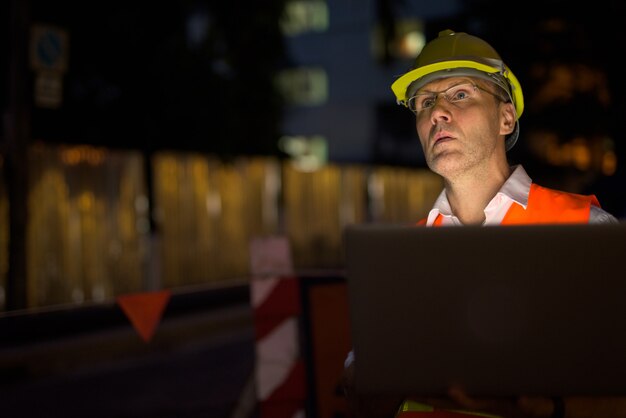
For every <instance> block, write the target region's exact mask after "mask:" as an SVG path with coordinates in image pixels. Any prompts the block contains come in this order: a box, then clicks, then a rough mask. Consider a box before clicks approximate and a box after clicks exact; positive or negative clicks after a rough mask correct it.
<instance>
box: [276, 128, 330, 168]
mask: <svg viewBox="0 0 626 418" xmlns="http://www.w3.org/2000/svg"><path fill="white" fill-rule="evenodd" d="M278 147H279V148H280V149H281V150H282V151H283V152H284V153H285V154H288V155H289V156H290V157H291V162H292V164H293V166H294V167H295V168H296V169H297V170H300V171H309V172H310V171H315V170H317V169H319V168H320V167H322V166H323V165H324V164H326V162H327V160H328V145H327V141H326V139H325V138H324V137H323V136H319V135H313V136H284V137H282V138H280V140H279V141H278Z"/></svg>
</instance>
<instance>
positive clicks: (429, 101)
mask: <svg viewBox="0 0 626 418" xmlns="http://www.w3.org/2000/svg"><path fill="white" fill-rule="evenodd" d="M434 104H435V98H434V97H425V98H424V99H422V103H421V104H420V108H421V109H428V108H429V107H433V105H434Z"/></svg>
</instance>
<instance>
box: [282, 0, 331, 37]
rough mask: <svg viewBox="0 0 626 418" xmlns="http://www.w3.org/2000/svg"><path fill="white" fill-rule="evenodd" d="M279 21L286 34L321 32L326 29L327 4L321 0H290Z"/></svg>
mask: <svg viewBox="0 0 626 418" xmlns="http://www.w3.org/2000/svg"><path fill="white" fill-rule="evenodd" d="M280 23H281V27H282V30H283V33H284V34H285V35H287V36H295V35H299V34H301V33H306V32H323V31H325V30H327V29H328V6H327V5H326V2H325V1H322V0H290V1H288V2H287V4H286V5H285V14H284V17H283V19H282V20H281V22H280Z"/></svg>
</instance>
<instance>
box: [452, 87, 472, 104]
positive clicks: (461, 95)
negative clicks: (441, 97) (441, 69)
mask: <svg viewBox="0 0 626 418" xmlns="http://www.w3.org/2000/svg"><path fill="white" fill-rule="evenodd" d="M469 96H470V95H469V92H468V91H467V90H463V89H461V90H457V91H455V92H454V95H453V96H452V101H454V102H457V101H459V100H465V99H467V98H468V97H469Z"/></svg>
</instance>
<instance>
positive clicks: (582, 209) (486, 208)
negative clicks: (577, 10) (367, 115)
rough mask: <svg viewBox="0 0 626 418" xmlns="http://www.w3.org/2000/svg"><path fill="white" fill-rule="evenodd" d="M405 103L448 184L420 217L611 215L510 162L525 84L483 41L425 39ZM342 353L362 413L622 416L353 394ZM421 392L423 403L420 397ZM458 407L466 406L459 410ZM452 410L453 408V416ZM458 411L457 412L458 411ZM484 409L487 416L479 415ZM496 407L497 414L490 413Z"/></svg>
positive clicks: (459, 220) (523, 403) (623, 408)
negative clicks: (535, 179) (535, 180)
mask: <svg viewBox="0 0 626 418" xmlns="http://www.w3.org/2000/svg"><path fill="white" fill-rule="evenodd" d="M391 88H392V90H393V92H394V94H395V96H396V98H397V100H398V103H399V104H402V105H404V106H406V107H408V108H409V109H410V110H411V111H412V112H413V113H414V114H415V116H416V117H415V125H416V129H417V133H418V136H419V138H420V141H421V144H422V148H423V151H424V155H425V157H426V163H427V164H428V167H429V168H430V169H431V170H432V171H433V172H435V173H437V174H439V175H440V176H441V177H442V178H443V180H444V190H443V191H442V192H441V194H440V196H439V197H438V199H437V200H436V201H435V204H434V207H433V209H432V210H431V211H430V213H429V214H428V217H427V218H426V219H423V220H422V221H421V222H420V223H421V224H423V225H426V226H440V225H472V224H478V225H481V224H482V225H487V224H489V225H507V224H508V225H510V224H533V223H611V222H617V219H616V218H615V217H614V216H612V215H611V214H609V213H607V212H606V211H604V210H603V209H602V208H601V207H600V204H599V202H598V200H597V199H596V197H595V196H593V195H591V196H585V195H579V194H574V193H567V192H563V191H558V190H552V189H548V188H545V187H541V186H539V185H537V184H536V183H533V182H532V180H531V179H530V177H529V176H528V175H527V174H526V172H525V170H524V169H523V167H522V166H521V165H518V166H514V167H511V166H509V163H508V160H507V156H506V152H507V151H508V150H509V149H511V148H512V147H513V145H515V142H516V141H517V139H518V137H519V131H520V126H519V117H520V116H521V115H522V112H523V110H524V98H523V94H522V88H521V85H520V83H519V81H518V80H517V78H516V77H515V76H514V75H513V73H512V72H511V70H510V69H509V68H508V67H507V66H506V65H505V64H504V62H503V61H502V59H501V58H500V56H499V55H498V53H497V52H496V51H495V50H494V49H493V48H492V47H491V46H490V45H489V44H488V43H487V42H485V41H483V40H482V39H479V38H477V37H475V36H471V35H468V34H466V33H455V32H453V31H451V30H445V31H442V32H440V33H439V36H438V38H436V39H434V40H432V41H431V42H429V43H428V44H427V45H426V46H425V47H424V48H423V50H422V52H421V53H420V55H419V56H418V57H417V59H416V62H415V66H414V67H413V69H411V70H410V71H408V72H407V73H406V74H404V75H403V76H401V77H399V78H398V79H397V80H396V81H395V82H394V83H393V85H392V86H391ZM352 360H353V359H352V353H350V355H349V356H348V359H346V369H345V374H344V379H345V380H344V382H345V388H346V391H347V395H348V397H349V399H350V400H352V401H356V402H355V403H354V404H353V405H354V407H355V413H356V414H357V415H358V416H393V414H394V413H395V411H394V410H393V409H391V408H394V406H395V408H397V407H398V404H400V408H399V412H398V413H397V415H396V416H397V417H404V416H406V417H407V418H408V417H425V418H427V417H429V416H431V417H432V416H447V415H445V414H444V415H436V414H435V415H432V414H433V412H432V411H433V408H437V409H436V411H437V410H438V411H439V412H437V413H438V414H443V411H444V410H456V411H457V412H456V413H457V414H461V415H458V416H462V415H463V414H468V415H474V416H475V413H472V412H469V411H480V412H481V413H483V414H496V415H498V416H506V417H554V418H562V417H567V418H576V417H580V418H583V417H612V418H617V417H626V398H586V397H575V398H566V399H560V398H552V399H551V398H542V397H523V396H521V397H520V398H519V399H515V400H501V399H474V398H472V397H471V394H466V393H464V392H463V391H462V390H461V389H459V388H450V392H449V399H416V400H412V401H405V402H401V400H398V399H383V398H381V399H375V400H374V399H371V398H370V399H356V398H353V397H352V396H351V394H350V393H351V392H350V390H351V385H350V383H351V377H352V373H353V368H354V365H355V362H354V361H352ZM416 401H419V402H416ZM459 409H462V410H464V411H468V412H463V413H459V412H458V411H459ZM449 416H452V415H449ZM454 416H457V415H454ZM482 416H485V415H482ZM488 416H494V415H488Z"/></svg>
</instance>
